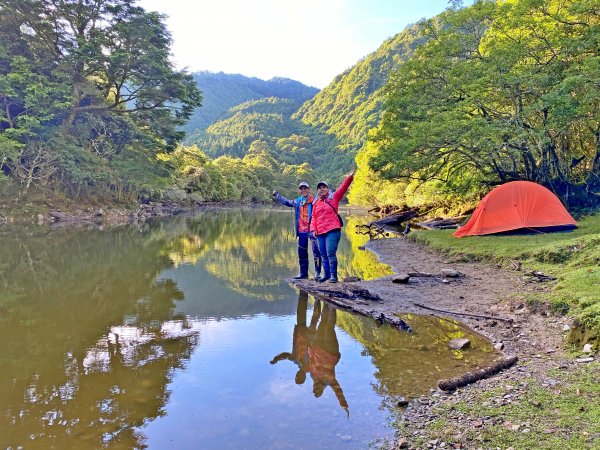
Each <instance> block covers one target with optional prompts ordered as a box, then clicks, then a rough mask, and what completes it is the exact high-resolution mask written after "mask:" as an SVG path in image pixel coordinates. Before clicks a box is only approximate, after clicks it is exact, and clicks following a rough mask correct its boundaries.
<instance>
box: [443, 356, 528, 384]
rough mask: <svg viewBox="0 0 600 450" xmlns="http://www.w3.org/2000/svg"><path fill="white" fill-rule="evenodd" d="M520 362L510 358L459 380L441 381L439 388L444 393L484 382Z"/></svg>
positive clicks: (514, 357)
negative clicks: (480, 381) (477, 382)
mask: <svg viewBox="0 0 600 450" xmlns="http://www.w3.org/2000/svg"><path fill="white" fill-rule="evenodd" d="M518 360H519V358H517V357H516V356H508V357H506V358H504V359H502V360H501V361H498V362H496V363H495V364H493V365H491V366H488V367H484V368H482V369H479V370H476V371H475V372H469V373H466V374H465V375H463V376H460V377H457V378H451V379H449V380H440V381H439V382H438V387H439V388H440V389H441V390H442V391H453V390H455V389H457V388H459V387H463V386H466V385H468V384H471V383H475V382H476V381H479V380H483V379H484V378H487V377H490V376H492V375H495V374H497V373H498V372H500V371H502V370H505V369H508V368H509V367H512V366H513V365H514V364H516V362H517V361H518Z"/></svg>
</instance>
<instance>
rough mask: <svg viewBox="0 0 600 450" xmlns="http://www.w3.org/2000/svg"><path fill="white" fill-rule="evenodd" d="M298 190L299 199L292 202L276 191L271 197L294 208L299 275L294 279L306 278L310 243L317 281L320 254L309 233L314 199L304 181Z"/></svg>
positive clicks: (319, 273) (319, 269) (315, 241)
mask: <svg viewBox="0 0 600 450" xmlns="http://www.w3.org/2000/svg"><path fill="white" fill-rule="evenodd" d="M298 189H299V190H300V197H298V198H296V199H294V200H288V199H287V198H285V197H284V196H283V195H281V194H280V193H279V192H278V191H273V197H274V198H275V200H277V201H278V202H279V203H281V204H282V205H285V206H289V207H290V208H294V213H295V218H296V220H295V222H296V237H297V238H298V262H299V263H300V273H299V274H298V275H296V276H295V277H294V278H295V279H297V280H300V279H304V278H308V243H309V242H310V243H311V244H312V252H313V257H314V260H315V278H316V279H318V278H320V276H321V253H320V252H319V245H318V244H317V240H316V239H315V238H314V237H313V236H312V235H311V233H310V219H311V216H312V208H313V201H314V200H315V199H314V197H313V195H312V194H311V193H310V186H309V185H308V183H307V182H306V181H303V182H301V183H300V184H299V185H298Z"/></svg>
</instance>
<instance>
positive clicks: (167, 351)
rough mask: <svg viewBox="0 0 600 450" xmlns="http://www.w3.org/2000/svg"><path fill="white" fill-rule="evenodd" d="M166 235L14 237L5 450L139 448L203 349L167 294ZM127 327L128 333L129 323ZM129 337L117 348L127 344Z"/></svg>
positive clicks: (1, 441) (0, 358)
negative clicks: (183, 370) (176, 379)
mask: <svg viewBox="0 0 600 450" xmlns="http://www.w3.org/2000/svg"><path fill="white" fill-rule="evenodd" d="M168 234H169V232H166V231H165V228H163V227H152V226H145V227H143V228H140V229H138V228H131V227H128V228H122V229H115V230H110V231H105V232H99V231H96V230H80V231H73V230H69V231H65V230H52V231H48V230H39V229H38V231H35V230H34V231H27V232H26V233H23V232H22V231H19V232H18V233H10V232H6V231H5V232H4V233H3V235H2V236H0V245H1V246H2V249H3V268H2V269H3V270H2V282H3V283H4V285H5V287H6V289H5V290H4V295H3V296H2V297H1V298H0V307H1V308H2V314H1V316H0V317H1V319H0V339H1V340H2V342H3V346H2V350H1V351H0V364H1V366H2V371H0V398H2V405H1V406H0V410H1V411H2V412H1V414H0V446H2V445H3V446H4V448H6V447H10V446H12V447H14V448H17V447H19V446H23V447H24V448H50V447H53V448H101V447H114V446H123V447H125V448H131V447H133V446H140V445H141V443H140V436H137V435H136V434H135V432H134V431H133V429H134V428H135V427H137V426H141V425H142V424H143V423H144V422H145V421H146V420H149V419H151V418H154V417H157V416H160V415H161V414H163V407H164V405H165V402H166V399H167V397H168V392H167V391H166V386H167V384H168V382H169V379H170V377H171V375H172V372H173V370H174V369H175V368H177V367H181V366H182V365H183V364H184V363H185V361H186V360H187V359H188V358H189V356H190V353H191V351H192V349H193V347H194V345H195V344H196V343H197V339H198V332H197V329H196V328H195V326H194V325H193V324H190V323H187V322H186V321H185V320H184V319H183V318H178V317H174V316H173V314H172V311H173V308H174V304H175V301H176V300H177V299H178V298H181V293H180V292H179V291H178V290H177V288H176V286H175V285H174V284H173V283H172V282H168V281H167V282H163V283H156V282H155V281H154V280H155V278H156V275H157V274H158V273H159V272H160V271H161V270H162V269H164V268H165V267H167V266H168V265H169V264H170V262H169V261H168V260H167V259H166V258H160V257H158V255H159V254H160V251H161V248H162V247H163V245H164V244H165V237H166V236H167V235H168ZM124 317H125V318H126V320H125V321H124V319H123V318H124ZM117 336H118V337H117Z"/></svg>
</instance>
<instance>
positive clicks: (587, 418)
mask: <svg viewBox="0 0 600 450" xmlns="http://www.w3.org/2000/svg"><path fill="white" fill-rule="evenodd" d="M599 373H600V364H598V363H592V364H589V365H583V366H579V367H577V368H576V369H575V370H572V371H568V372H567V371H564V370H554V371H551V372H550V373H549V374H548V378H546V379H544V380H538V379H535V378H529V379H527V380H525V381H522V382H520V383H518V382H512V383H510V382H509V383H506V384H505V385H504V386H501V387H498V388H495V389H493V390H488V391H480V392H478V393H475V394H474V395H475V396H476V397H475V398H471V399H470V400H469V401H466V400H460V401H458V402H457V403H454V404H453V402H452V400H450V401H449V402H445V403H444V404H443V405H441V406H439V407H436V408H435V409H434V411H433V413H434V414H435V415H436V416H437V418H436V419H435V420H434V421H433V422H431V423H429V424H428V425H427V427H426V428H425V429H423V431H422V436H414V435H411V433H410V430H409V426H408V425H407V424H406V423H404V424H403V423H400V424H399V425H398V428H399V432H400V434H401V435H405V436H407V437H409V436H410V437H409V440H410V442H411V445H412V446H413V447H416V448H427V443H428V442H429V441H430V440H432V439H437V440H440V441H445V442H446V443H447V444H451V443H459V442H460V443H461V444H462V447H461V448H502V449H506V448H509V447H512V448H514V449H536V450H544V449H548V450H550V449H552V450H555V449H563V450H567V449H569V450H570V449H572V450H581V449H597V448H598V442H600V374H599ZM515 392H518V396H515ZM506 395H509V396H510V401H507V400H506V397H505V396H506ZM477 421H482V422H480V424H479V426H475V423H476V422H477ZM450 448H452V446H450Z"/></svg>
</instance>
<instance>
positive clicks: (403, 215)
mask: <svg viewBox="0 0 600 450" xmlns="http://www.w3.org/2000/svg"><path fill="white" fill-rule="evenodd" d="M418 215H419V211H417V210H415V209H411V210H408V211H402V212H400V213H396V214H390V215H389V216H385V217H384V218H382V219H378V220H374V221H372V222H369V223H368V224H367V226H372V225H376V226H378V227H383V226H384V225H400V224H401V223H402V222H406V221H407V220H410V219H414V218H415V217H417V216H418Z"/></svg>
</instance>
